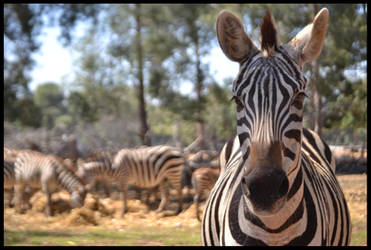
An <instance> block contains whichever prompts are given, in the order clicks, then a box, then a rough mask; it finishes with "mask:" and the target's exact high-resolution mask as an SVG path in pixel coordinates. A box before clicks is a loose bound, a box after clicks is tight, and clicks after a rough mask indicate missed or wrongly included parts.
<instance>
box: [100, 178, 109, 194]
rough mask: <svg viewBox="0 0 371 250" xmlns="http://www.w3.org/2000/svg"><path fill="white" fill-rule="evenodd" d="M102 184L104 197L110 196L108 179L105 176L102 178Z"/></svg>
mask: <svg viewBox="0 0 371 250" xmlns="http://www.w3.org/2000/svg"><path fill="white" fill-rule="evenodd" d="M102 184H103V190H104V195H105V198H108V197H110V187H109V184H108V181H107V180H106V178H103V179H102Z"/></svg>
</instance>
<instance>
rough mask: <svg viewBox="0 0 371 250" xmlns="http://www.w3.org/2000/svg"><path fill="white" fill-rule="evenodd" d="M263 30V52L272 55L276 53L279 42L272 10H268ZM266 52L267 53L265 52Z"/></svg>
mask: <svg viewBox="0 0 371 250" xmlns="http://www.w3.org/2000/svg"><path fill="white" fill-rule="evenodd" d="M260 32H261V39H262V41H261V50H262V51H263V54H264V55H266V56H268V57H270V56H273V55H274V52H275V50H276V48H277V46H278V44H279V38H278V32H277V28H276V25H275V22H274V19H273V16H272V15H271V13H270V11H269V10H267V12H266V13H265V16H264V18H263V21H262V24H261V26H260ZM265 53H266V54H265Z"/></svg>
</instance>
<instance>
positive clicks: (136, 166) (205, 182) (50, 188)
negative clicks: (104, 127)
mask: <svg viewBox="0 0 371 250" xmlns="http://www.w3.org/2000/svg"><path fill="white" fill-rule="evenodd" d="M217 156H218V155H217V153H216V152H214V151H207V150H202V151H199V152H198V153H196V154H184V153H182V151H181V150H180V149H178V148H175V147H171V146H166V145H159V146H152V147H139V148H131V149H129V148H125V149H120V150H114V149H110V150H99V151H96V152H93V153H91V154H90V155H88V156H87V157H85V158H78V159H75V160H72V159H69V158H65V159H63V158H61V157H59V156H57V155H54V154H43V153H41V152H37V151H33V150H20V149H10V148H6V147H4V189H5V190H10V191H12V190H13V188H14V198H13V199H12V200H11V201H9V202H8V203H9V204H10V205H12V204H14V206H15V210H16V212H19V213H20V212H23V211H25V210H26V209H28V208H29V207H30V203H29V199H30V196H31V195H32V194H33V193H35V191H37V190H40V189H41V190H42V191H43V192H44V193H45V195H46V208H45V214H46V215H47V216H51V215H52V211H51V194H52V193H53V192H55V191H57V190H60V189H61V188H64V189H66V190H68V192H69V193H70V194H71V201H70V205H71V207H73V208H74V207H81V206H82V205H83V204H84V199H85V196H86V193H87V192H90V191H93V190H94V188H96V187H97V185H98V184H99V182H100V181H101V182H102V184H103V185H104V190H105V192H106V195H109V186H110V185H109V184H108V183H114V184H116V186H117V187H118V189H119V191H120V195H121V199H122V211H121V216H124V214H125V213H126V212H127V210H128V209H127V198H128V185H133V186H135V187H137V188H139V190H141V189H143V188H146V189H149V190H152V189H155V191H156V190H157V189H158V190H159V191H160V195H161V201H160V204H159V207H158V209H157V210H156V211H157V212H161V211H163V210H164V208H165V206H166V204H167V203H168V200H169V184H170V185H171V186H172V187H173V188H174V189H175V190H176V192H177V198H178V209H177V211H176V213H179V212H180V211H181V210H182V205H183V204H182V203H183V193H182V189H183V186H184V183H192V186H193V187H194V189H195V195H194V201H195V203H196V214H197V219H198V220H200V216H199V212H198V210H199V203H200V199H201V198H202V197H203V196H204V195H205V192H206V191H207V190H211V188H212V186H213V185H214V183H215V182H216V179H217V177H218V172H219V166H218V157H217ZM184 178H190V180H188V181H184ZM182 180H183V181H182ZM182 184H183V185H182ZM147 201H148V196H147Z"/></svg>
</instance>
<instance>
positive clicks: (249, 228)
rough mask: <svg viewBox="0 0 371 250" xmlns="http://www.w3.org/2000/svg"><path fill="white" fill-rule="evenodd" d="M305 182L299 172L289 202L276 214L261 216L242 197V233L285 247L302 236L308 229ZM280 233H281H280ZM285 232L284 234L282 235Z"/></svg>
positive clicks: (240, 213) (240, 210) (240, 208)
mask: <svg viewBox="0 0 371 250" xmlns="http://www.w3.org/2000/svg"><path fill="white" fill-rule="evenodd" d="M303 193H304V181H303V175H302V172H301V171H299V173H298V175H297V179H296V180H295V181H294V184H293V185H292V187H291V189H290V190H289V195H288V197H287V202H286V203H285V205H284V206H283V207H282V208H281V209H280V210H279V211H277V212H276V213H274V214H271V215H268V216H267V215H264V216H263V215H259V214H256V213H254V212H253V211H252V210H251V209H249V208H248V207H249V206H248V204H247V203H246V200H245V199H243V197H241V199H240V205H239V211H238V214H239V216H238V217H239V218H245V219H246V220H243V222H242V221H241V222H240V227H241V229H242V231H243V232H244V233H245V234H247V235H249V236H250V237H253V238H256V239H262V240H263V241H264V242H265V243H266V244H268V245H284V244H287V243H289V242H290V241H291V240H292V239H294V238H296V237H298V236H300V235H301V234H302V233H303V232H304V231H305V229H306V226H307V220H306V219H305V220H301V218H303V217H307V207H306V204H305V200H304V199H303ZM278 232H280V233H278ZM281 232H284V233H281Z"/></svg>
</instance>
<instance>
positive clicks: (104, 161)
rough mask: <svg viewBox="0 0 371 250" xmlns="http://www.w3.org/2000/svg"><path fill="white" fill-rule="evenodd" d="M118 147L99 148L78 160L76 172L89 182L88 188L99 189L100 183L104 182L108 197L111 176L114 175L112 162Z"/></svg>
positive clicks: (90, 189)
mask: <svg viewBox="0 0 371 250" xmlns="http://www.w3.org/2000/svg"><path fill="white" fill-rule="evenodd" d="M117 152H118V149H109V150H99V151H96V152H93V153H91V154H89V155H88V156H87V157H85V158H82V159H78V160H77V172H76V174H77V175H78V176H79V177H80V178H82V179H83V180H84V181H85V183H87V186H86V188H87V190H88V191H89V192H90V191H92V190H93V189H94V188H95V189H96V190H97V189H98V184H99V183H102V184H103V190H104V194H105V196H106V197H109V196H110V187H111V185H110V184H109V182H108V181H109V180H108V179H109V178H110V177H111V176H112V163H113V158H114V157H115V155H116V153H117Z"/></svg>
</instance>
